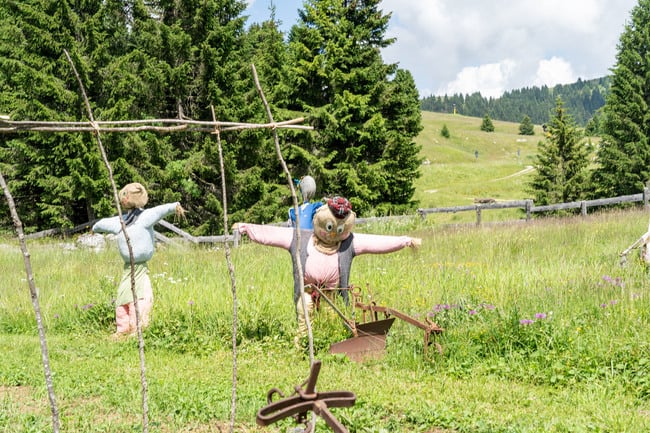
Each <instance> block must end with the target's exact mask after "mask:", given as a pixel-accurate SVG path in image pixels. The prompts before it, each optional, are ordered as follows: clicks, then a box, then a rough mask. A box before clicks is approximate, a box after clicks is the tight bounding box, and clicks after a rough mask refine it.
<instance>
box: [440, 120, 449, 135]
mask: <svg viewBox="0 0 650 433" xmlns="http://www.w3.org/2000/svg"><path fill="white" fill-rule="evenodd" d="M440 135H442V136H443V137H445V138H449V137H450V134H449V128H447V124H446V123H445V124H444V125H442V129H441V130H440Z"/></svg>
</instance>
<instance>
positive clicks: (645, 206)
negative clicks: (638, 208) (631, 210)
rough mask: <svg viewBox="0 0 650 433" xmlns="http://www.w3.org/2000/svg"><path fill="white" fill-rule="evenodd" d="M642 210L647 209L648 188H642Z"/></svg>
mask: <svg viewBox="0 0 650 433" xmlns="http://www.w3.org/2000/svg"><path fill="white" fill-rule="evenodd" d="M643 208H644V209H646V210H647V209H648V187H647V186H644V187H643Z"/></svg>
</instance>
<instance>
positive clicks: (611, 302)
mask: <svg viewBox="0 0 650 433" xmlns="http://www.w3.org/2000/svg"><path fill="white" fill-rule="evenodd" d="M616 304H618V300H616V299H612V300H611V301H609V305H616Z"/></svg>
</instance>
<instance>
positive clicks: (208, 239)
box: [25, 188, 650, 247]
mask: <svg viewBox="0 0 650 433" xmlns="http://www.w3.org/2000/svg"><path fill="white" fill-rule="evenodd" d="M649 191H650V190H649V189H648V188H644V189H643V192H642V193H639V194H632V195H623V196H619V197H610V198H601V199H596V200H582V201H574V202H569V203H558V204H551V205H544V206H534V204H533V201H532V200H511V201H504V202H490V203H476V204H473V205H466V206H452V207H438V208H429V209H418V210H417V215H419V216H420V217H421V218H426V216H427V215H429V214H433V213H457V212H471V211H473V212H476V225H481V216H482V212H483V211H484V210H495V209H523V210H525V211H526V221H529V220H530V219H531V216H532V214H533V213H536V212H537V213H543V212H553V211H558V210H566V209H578V208H579V209H580V214H581V215H582V216H586V215H587V211H588V209H589V208H592V207H598V206H608V205H613V204H621V203H635V202H643V205H644V207H645V208H648V200H649V198H650V194H649ZM412 217H413V215H397V216H385V217H375V218H357V224H367V223H371V222H386V221H395V220H398V219H405V218H412ZM93 223H94V221H89V222H87V223H84V224H80V225H78V226H76V227H73V228H71V229H65V230H64V229H49V230H43V231H41V232H38V233H32V234H29V235H26V236H25V238H26V239H38V238H42V237H45V236H53V235H64V236H70V235H73V234H75V233H78V232H80V231H82V230H86V229H88V228H90V227H92V225H93ZM158 224H159V225H161V226H162V227H164V228H165V229H167V230H169V231H171V232H173V233H175V234H176V235H178V236H179V237H180V238H181V239H183V240H186V241H188V242H191V243H193V244H200V243H224V242H230V243H232V244H233V246H235V247H237V246H238V245H239V241H240V239H241V235H240V233H239V231H237V230H234V231H233V233H232V234H231V235H228V236H224V235H221V236H193V235H191V234H189V233H187V232H186V231H184V230H181V229H179V228H178V227H176V226H175V225H174V224H172V223H169V222H167V221H165V220H161V221H159V222H158ZM277 225H285V226H286V225H287V222H283V223H278V224H277ZM155 235H156V240H158V241H160V242H165V243H168V242H171V241H172V240H171V239H170V238H168V237H166V236H165V235H163V234H161V233H159V232H155Z"/></svg>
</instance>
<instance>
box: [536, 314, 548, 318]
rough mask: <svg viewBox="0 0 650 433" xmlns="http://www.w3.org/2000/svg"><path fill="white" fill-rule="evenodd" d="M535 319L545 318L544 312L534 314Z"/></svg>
mask: <svg viewBox="0 0 650 433" xmlns="http://www.w3.org/2000/svg"><path fill="white" fill-rule="evenodd" d="M535 319H546V313H537V314H535Z"/></svg>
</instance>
